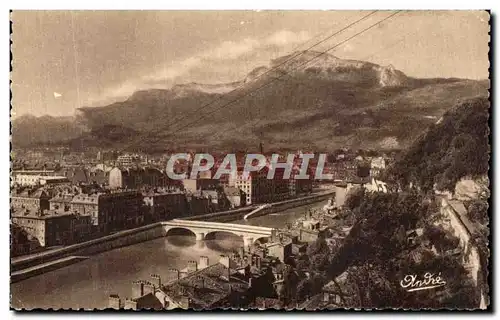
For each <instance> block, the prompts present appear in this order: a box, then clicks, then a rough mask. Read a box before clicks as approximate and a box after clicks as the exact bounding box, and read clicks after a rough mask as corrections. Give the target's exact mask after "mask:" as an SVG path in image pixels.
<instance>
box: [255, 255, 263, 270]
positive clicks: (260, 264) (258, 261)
mask: <svg viewBox="0 0 500 320" xmlns="http://www.w3.org/2000/svg"><path fill="white" fill-rule="evenodd" d="M255 266H256V267H257V268H258V269H260V267H261V266H262V258H261V257H260V256H257V257H255Z"/></svg>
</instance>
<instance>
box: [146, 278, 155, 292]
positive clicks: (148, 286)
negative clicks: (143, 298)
mask: <svg viewBox="0 0 500 320" xmlns="http://www.w3.org/2000/svg"><path fill="white" fill-rule="evenodd" d="M150 293H152V294H154V293H155V285H154V284H152V283H151V282H149V281H146V282H145V283H144V295H148V294H150Z"/></svg>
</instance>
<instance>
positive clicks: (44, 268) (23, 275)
mask: <svg viewBox="0 0 500 320" xmlns="http://www.w3.org/2000/svg"><path fill="white" fill-rule="evenodd" d="M86 259H88V257H81V256H69V257H65V258H61V259H57V260H54V261H50V262H47V263H42V264H39V265H36V266H33V267H29V268H26V269H23V270H20V271H16V272H12V273H11V275H10V282H11V283H16V282H19V281H22V280H25V279H28V278H31V277H34V276H37V275H40V274H42V273H46V272H49V271H52V270H56V269H59V268H63V267H66V266H69V265H71V264H73V263H77V262H80V261H83V260H86Z"/></svg>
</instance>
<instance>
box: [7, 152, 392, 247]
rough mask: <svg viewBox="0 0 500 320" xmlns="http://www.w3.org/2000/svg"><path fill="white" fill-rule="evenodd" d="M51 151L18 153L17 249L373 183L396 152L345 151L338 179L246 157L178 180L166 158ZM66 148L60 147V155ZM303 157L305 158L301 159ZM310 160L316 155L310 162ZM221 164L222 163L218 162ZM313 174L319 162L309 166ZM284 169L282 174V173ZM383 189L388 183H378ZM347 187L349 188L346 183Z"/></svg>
mask: <svg viewBox="0 0 500 320" xmlns="http://www.w3.org/2000/svg"><path fill="white" fill-rule="evenodd" d="M51 153H53V152H45V153H44V152H43V151H37V152H33V151H29V152H27V153H26V154H23V155H22V156H21V154H20V155H19V156H16V157H15V158H14V162H13V170H12V180H11V190H12V191H11V215H12V222H13V224H12V228H13V234H14V235H16V236H15V237H13V242H12V246H11V250H12V255H13V256H18V255H26V254H29V253H33V252H38V251H41V250H44V249H46V248H50V247H55V246H63V245H69V244H73V243H78V242H82V241H86V240H90V239H93V238H97V237H102V236H105V235H108V234H110V233H112V232H117V231H120V230H125V229H130V228H134V227H138V226H142V225H146V224H150V223H154V222H158V221H163V220H167V219H175V218H186V217H193V216H199V215H204V214H209V213H215V212H220V211H227V210H233V209H237V208H244V207H249V206H255V205H258V204H264V203H272V202H279V201H283V200H287V199H293V198H297V197H300V196H304V195H311V194H313V193H314V192H318V191H321V190H326V189H328V188H332V187H335V185H337V186H340V185H342V184H343V183H345V182H349V183H350V184H359V185H361V184H370V183H371V182H372V180H371V177H376V176H377V175H378V174H379V173H380V171H381V170H383V169H384V168H385V166H386V161H390V158H387V157H386V158H384V157H381V156H379V157H374V156H365V157H363V156H362V155H361V154H362V153H363V151H357V152H356V153H355V152H352V151H349V150H345V151H342V150H341V151H340V152H339V154H337V155H336V156H335V157H334V159H333V160H334V161H335V162H331V163H328V164H327V166H325V168H324V171H325V172H326V173H328V174H332V175H333V176H334V177H335V181H336V182H334V181H328V180H325V181H321V180H314V178H313V177H311V178H310V179H294V177H295V175H298V174H299V171H300V170H299V168H298V167H297V166H294V168H293V170H292V174H291V176H290V178H284V177H283V173H284V169H275V171H277V174H276V175H275V176H274V177H273V179H267V174H266V173H267V170H266V169H267V168H263V169H262V170H259V171H255V172H251V175H249V177H245V176H244V172H243V167H244V166H243V163H239V164H238V165H239V166H238V173H237V174H236V175H229V174H225V175H222V176H221V178H220V179H213V178H212V175H214V174H215V170H217V168H218V166H217V164H216V166H214V168H215V169H214V168H212V170H211V171H206V172H199V173H198V174H197V178H195V179H183V180H180V181H179V180H175V179H171V178H170V177H169V176H168V173H167V172H166V171H165V170H162V166H165V164H166V162H167V161H168V160H167V159H166V158H165V157H160V158H151V157H150V156H148V155H139V154H123V155H119V156H116V157H114V158H113V156H112V155H111V154H112V153H104V152H102V153H101V152H97V154H96V156H95V157H94V158H93V159H92V158H89V157H85V155H84V153H79V154H75V153H69V154H67V155H63V156H61V157H60V158H59V159H57V157H50V155H51ZM62 153H64V152H61V154H62ZM192 159H193V158H191V159H187V160H186V161H178V162H176V166H175V167H174V171H175V172H186V171H189V172H190V170H191V167H192ZM297 159H299V160H301V159H300V158H298V157H297ZM311 162H312V161H311ZM218 164H220V162H219V163H218ZM308 169H309V170H310V171H311V172H314V167H313V166H310V167H309V168H308ZM280 173H281V176H280ZM375 187H380V188H382V186H375ZM345 188H347V186H346V187H345Z"/></svg>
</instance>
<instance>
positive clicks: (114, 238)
mask: <svg viewBox="0 0 500 320" xmlns="http://www.w3.org/2000/svg"><path fill="white" fill-rule="evenodd" d="M332 193H333V191H331V192H326V193H320V194H315V195H311V196H306V197H302V198H296V199H290V200H286V201H281V202H277V203H273V204H272V205H273V206H272V208H271V209H272V210H270V211H268V212H267V214H270V213H275V212H280V211H284V210H287V209H290V208H293V207H301V206H304V205H308V204H311V203H314V202H319V201H322V200H324V199H327V198H328V197H329V196H331V194H332ZM256 207H257V206H251V207H245V208H240V209H235V210H230V211H226V212H217V213H213V214H209V215H201V216H196V217H189V218H187V219H186V220H203V221H217V222H229V221H235V220H238V219H241V218H243V216H244V215H245V214H247V213H248V212H250V211H252V210H254V209H255V208H256ZM265 214H266V213H264V214H262V215H265ZM262 215H259V216H262ZM165 235H166V234H165V231H164V229H163V227H162V223H161V222H158V223H154V224H150V225H147V226H143V227H139V228H135V229H130V230H125V231H120V232H117V233H115V234H113V235H109V236H105V237H101V238H98V239H94V240H90V241H86V242H82V243H78V244H74V245H70V246H66V247H63V248H60V249H55V250H51V251H50V252H41V253H37V254H35V255H31V256H29V257H25V258H24V257H23V258H22V259H15V260H11V273H12V274H11V275H14V274H16V275H17V274H25V276H23V277H21V278H19V277H20V276H18V275H17V276H16V278H17V279H26V277H28V276H35V275H39V274H41V273H44V272H48V271H51V270H54V269H51V268H53V267H54V268H55V267H57V266H59V268H61V267H63V266H66V265H65V264H64V263H62V264H58V263H57V261H58V260H61V259H64V258H68V257H71V256H90V255H94V254H97V253H100V252H105V251H109V250H112V249H116V248H120V247H125V246H129V245H133V244H137V243H140V242H145V241H149V240H153V239H156V238H160V237H163V236H165ZM64 261H66V260H64ZM68 261H70V260H68ZM51 262H56V263H55V264H54V265H51V264H50V263H51ZM45 264H47V266H48V265H50V266H51V267H50V268H48V267H44V265H45ZM36 267H39V269H36ZM30 268H35V269H36V270H38V271H37V272H38V273H37V272H34V271H29V270H30ZM17 281H20V280H17Z"/></svg>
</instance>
